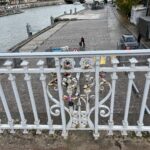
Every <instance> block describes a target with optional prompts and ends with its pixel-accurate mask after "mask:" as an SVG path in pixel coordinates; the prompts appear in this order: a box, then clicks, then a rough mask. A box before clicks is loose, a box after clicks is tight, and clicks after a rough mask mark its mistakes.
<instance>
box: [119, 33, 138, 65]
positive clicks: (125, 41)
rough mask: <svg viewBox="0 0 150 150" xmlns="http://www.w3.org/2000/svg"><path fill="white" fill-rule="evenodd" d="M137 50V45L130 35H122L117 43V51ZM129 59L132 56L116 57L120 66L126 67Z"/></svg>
mask: <svg viewBox="0 0 150 150" xmlns="http://www.w3.org/2000/svg"><path fill="white" fill-rule="evenodd" d="M138 48H139V44H138V42H137V40H136V38H135V37H134V36H133V35H132V34H123V35H122V36H121V38H120V40H119V42H118V43H117V49H119V50H130V49H131V50H133V49H138ZM131 57H132V56H117V58H118V60H119V62H120V65H127V64H128V63H129V59H130V58H131Z"/></svg>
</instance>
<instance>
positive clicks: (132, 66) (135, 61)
mask: <svg viewBox="0 0 150 150" xmlns="http://www.w3.org/2000/svg"><path fill="white" fill-rule="evenodd" d="M130 63H131V68H134V67H135V64H136V63H137V60H136V59H135V58H132V59H130ZM128 78H129V81H128V89H127V96H126V106H125V112H124V120H123V121H122V123H123V126H124V130H123V132H122V135H127V132H126V129H127V127H128V115H129V107H130V100H131V92H132V85H133V79H134V78H135V75H134V72H133V71H131V72H130V73H129V75H128Z"/></svg>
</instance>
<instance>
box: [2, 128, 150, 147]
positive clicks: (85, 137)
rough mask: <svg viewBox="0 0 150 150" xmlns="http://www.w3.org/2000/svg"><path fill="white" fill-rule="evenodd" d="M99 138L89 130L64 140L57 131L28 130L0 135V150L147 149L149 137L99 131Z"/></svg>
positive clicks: (76, 132) (149, 143)
mask: <svg viewBox="0 0 150 150" xmlns="http://www.w3.org/2000/svg"><path fill="white" fill-rule="evenodd" d="M100 134H101V135H100V138H99V139H98V140H97V141H95V140H94V139H93V137H92V132H91V131H88V132H87V131H75V132H73V131H72V132H69V137H68V139H67V140H64V139H63V138H62V137H61V135H60V134H59V133H57V134H54V135H53V136H51V135H48V133H42V134H41V135H35V134H34V132H30V133H29V134H27V135H22V134H18V133H15V134H12V135H11V134H4V135H0V149H1V150H2V149H3V150H149V149H150V138H149V137H145V138H137V137H135V136H132V135H131V136H130V137H122V136H120V135H119V134H118V135H115V136H106V133H104V132H101V133H100Z"/></svg>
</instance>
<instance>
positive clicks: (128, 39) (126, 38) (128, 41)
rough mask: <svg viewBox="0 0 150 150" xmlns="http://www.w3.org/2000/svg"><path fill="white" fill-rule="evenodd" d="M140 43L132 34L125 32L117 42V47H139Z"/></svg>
mask: <svg viewBox="0 0 150 150" xmlns="http://www.w3.org/2000/svg"><path fill="white" fill-rule="evenodd" d="M138 48H139V44H138V42H137V40H136V38H135V37H134V36H133V35H132V34H123V35H122V36H121V38H120V41H119V42H118V43H117V49H138Z"/></svg>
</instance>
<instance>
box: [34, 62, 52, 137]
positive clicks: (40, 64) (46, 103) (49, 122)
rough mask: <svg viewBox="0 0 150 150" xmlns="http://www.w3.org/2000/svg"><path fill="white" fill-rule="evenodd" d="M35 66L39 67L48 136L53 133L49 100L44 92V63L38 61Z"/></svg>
mask: <svg viewBox="0 0 150 150" xmlns="http://www.w3.org/2000/svg"><path fill="white" fill-rule="evenodd" d="M37 65H38V66H39V69H40V73H41V75H40V80H41V82H42V87H43V93H44V99H45V106H46V112H47V119H48V122H47V123H48V125H49V134H53V133H54V130H53V121H52V118H51V114H50V104H49V100H48V96H47V92H46V75H45V74H44V61H42V60H39V61H38V63H37Z"/></svg>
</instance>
